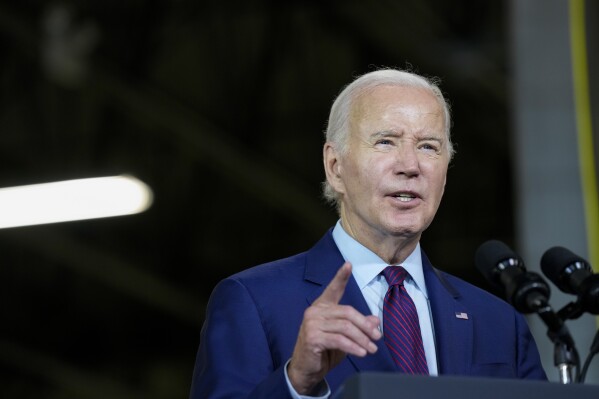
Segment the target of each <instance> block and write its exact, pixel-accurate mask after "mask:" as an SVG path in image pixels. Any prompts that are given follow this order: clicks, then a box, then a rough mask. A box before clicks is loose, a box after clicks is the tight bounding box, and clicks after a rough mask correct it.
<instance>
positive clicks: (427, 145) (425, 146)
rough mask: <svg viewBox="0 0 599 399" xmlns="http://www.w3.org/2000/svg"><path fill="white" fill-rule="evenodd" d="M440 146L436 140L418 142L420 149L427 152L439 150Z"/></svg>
mask: <svg viewBox="0 0 599 399" xmlns="http://www.w3.org/2000/svg"><path fill="white" fill-rule="evenodd" d="M440 147H441V144H440V143H437V142H430V141H427V142H424V143H422V144H420V149H421V150H424V151H427V152H429V151H430V152H439V149H440Z"/></svg>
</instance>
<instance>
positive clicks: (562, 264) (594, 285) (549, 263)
mask: <svg viewBox="0 0 599 399" xmlns="http://www.w3.org/2000/svg"><path fill="white" fill-rule="evenodd" d="M541 270H542V271H543V273H544V274H545V276H547V277H548V278H549V279H550V280H551V281H552V282H553V283H554V284H555V285H556V286H557V288H559V289H560V290H561V291H563V292H565V293H568V294H574V295H577V296H578V301H577V305H579V306H580V310H582V311H586V312H589V313H592V314H599V274H593V269H592V268H591V265H590V264H589V263H588V262H587V261H586V260H584V259H583V258H581V257H580V256H578V255H576V254H574V253H573V252H572V251H570V250H568V249H566V248H564V247H553V248H550V249H548V250H547V251H546V252H545V253H544V254H543V257H542V258H541ZM579 315H580V314H579Z"/></svg>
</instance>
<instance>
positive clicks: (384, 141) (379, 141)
mask: <svg viewBox="0 0 599 399" xmlns="http://www.w3.org/2000/svg"><path fill="white" fill-rule="evenodd" d="M374 144H376V145H379V144H380V145H391V144H393V141H391V140H389V139H378V140H377V141H376V142H375V143H374Z"/></svg>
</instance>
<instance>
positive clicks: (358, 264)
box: [333, 220, 428, 298]
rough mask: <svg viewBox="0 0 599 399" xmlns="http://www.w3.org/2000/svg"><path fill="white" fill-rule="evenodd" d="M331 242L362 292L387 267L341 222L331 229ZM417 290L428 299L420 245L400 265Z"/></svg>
mask: <svg viewBox="0 0 599 399" xmlns="http://www.w3.org/2000/svg"><path fill="white" fill-rule="evenodd" d="M333 240H334V241H335V244H337V247H338V248H339V252H341V255H342V256H343V259H345V260H346V261H347V262H350V263H351V264H352V273H353V275H354V278H355V279H356V282H357V283H358V287H360V290H362V289H363V288H364V287H366V286H367V285H368V284H369V283H370V282H371V281H372V280H373V279H375V278H376V277H377V276H378V275H379V274H380V273H381V272H382V271H383V269H385V267H387V266H389V265H388V264H387V263H385V261H384V260H382V259H381V258H380V257H379V256H378V255H377V254H375V253H374V252H372V251H371V250H370V249H368V248H366V247H365V246H364V245H362V244H360V243H359V242H358V241H356V240H355V239H354V238H353V237H352V236H350V235H349V234H347V232H346V231H345V230H344V229H343V226H341V220H339V221H337V224H336V225H335V228H334V229H333ZM401 266H403V267H404V268H405V269H406V270H407V272H408V273H410V276H411V277H412V280H413V281H414V283H415V284H416V286H417V287H418V289H419V290H420V291H421V292H422V293H423V294H424V296H425V297H427V298H428V294H427V291H426V284H425V283H424V273H423V272H422V254H421V252H420V243H418V244H417V245H416V248H414V251H412V253H411V254H410V255H409V256H408V257H407V258H406V260H405V261H403V262H402V263H401Z"/></svg>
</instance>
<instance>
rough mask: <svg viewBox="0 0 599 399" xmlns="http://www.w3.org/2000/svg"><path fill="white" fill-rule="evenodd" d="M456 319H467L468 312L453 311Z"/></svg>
mask: <svg viewBox="0 0 599 399" xmlns="http://www.w3.org/2000/svg"><path fill="white" fill-rule="evenodd" d="M455 317H456V319H462V320H468V313H464V312H455Z"/></svg>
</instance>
